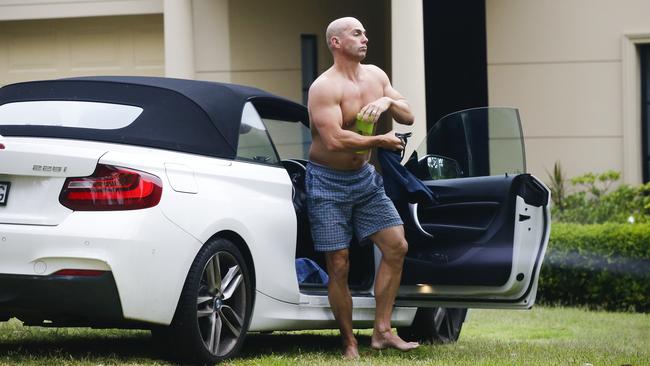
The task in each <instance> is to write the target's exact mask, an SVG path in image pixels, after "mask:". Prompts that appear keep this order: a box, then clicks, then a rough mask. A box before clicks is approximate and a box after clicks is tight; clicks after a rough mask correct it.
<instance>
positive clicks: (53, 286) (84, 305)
mask: <svg viewBox="0 0 650 366" xmlns="http://www.w3.org/2000/svg"><path fill="white" fill-rule="evenodd" d="M0 288H1V289H2V295H0V321H6V320H8V319H9V318H10V317H17V318H19V319H21V320H22V321H24V322H25V323H27V324H28V325H41V324H42V323H43V321H44V320H49V321H52V322H53V323H55V324H58V325H61V324H63V325H109V324H115V323H121V322H123V321H124V318H123V316H122V305H121V304H120V297H119V295H118V293H117V286H116V285H115V280H114V279H113V274H112V273H110V272H104V273H103V274H102V275H100V276H94V277H81V276H56V275H50V276H25V275H0Z"/></svg>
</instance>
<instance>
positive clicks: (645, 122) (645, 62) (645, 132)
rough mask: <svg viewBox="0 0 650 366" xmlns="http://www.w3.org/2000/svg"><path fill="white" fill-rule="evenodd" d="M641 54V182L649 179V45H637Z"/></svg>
mask: <svg viewBox="0 0 650 366" xmlns="http://www.w3.org/2000/svg"><path fill="white" fill-rule="evenodd" d="M639 53H640V55H641V131H642V136H643V141H642V144H643V147H642V148H643V152H642V154H643V156H641V159H642V160H641V161H642V162H643V182H644V183H647V182H648V181H650V45H643V46H641V47H639Z"/></svg>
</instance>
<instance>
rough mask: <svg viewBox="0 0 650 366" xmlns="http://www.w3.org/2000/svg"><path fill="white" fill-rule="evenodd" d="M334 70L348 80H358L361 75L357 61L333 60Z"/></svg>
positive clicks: (359, 64)
mask: <svg viewBox="0 0 650 366" xmlns="http://www.w3.org/2000/svg"><path fill="white" fill-rule="evenodd" d="M334 68H335V69H336V71H337V72H339V73H341V75H343V76H344V77H346V78H347V79H349V80H352V81H357V80H359V76H360V74H361V63H360V62H359V61H356V60H350V59H346V58H342V57H339V58H336V59H334Z"/></svg>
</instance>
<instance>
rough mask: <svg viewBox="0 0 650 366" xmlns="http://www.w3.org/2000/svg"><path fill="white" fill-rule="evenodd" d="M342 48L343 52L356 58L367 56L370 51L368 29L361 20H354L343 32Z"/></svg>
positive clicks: (360, 58)
mask: <svg viewBox="0 0 650 366" xmlns="http://www.w3.org/2000/svg"><path fill="white" fill-rule="evenodd" d="M340 41H341V50H342V51H343V53H344V54H345V55H347V56H349V57H351V58H354V59H356V60H359V61H361V60H363V59H364V58H366V53H367V52H368V37H366V30H365V29H364V28H363V25H361V23H359V22H352V23H350V24H349V26H348V27H347V28H346V29H345V31H344V32H343V33H342V34H341V37H340Z"/></svg>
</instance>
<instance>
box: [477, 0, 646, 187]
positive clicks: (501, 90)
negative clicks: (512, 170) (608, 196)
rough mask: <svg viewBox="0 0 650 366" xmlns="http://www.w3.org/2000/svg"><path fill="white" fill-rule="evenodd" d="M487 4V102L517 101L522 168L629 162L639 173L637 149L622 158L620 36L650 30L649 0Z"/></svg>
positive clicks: (570, 171) (595, 167) (597, 167)
mask: <svg viewBox="0 0 650 366" xmlns="http://www.w3.org/2000/svg"><path fill="white" fill-rule="evenodd" d="M486 12H487V15H486V17H487V19H486V21H487V48H488V88H489V102H490V104H491V105H508V106H515V107H519V108H520V111H521V117H522V120H523V128H524V134H525V137H526V148H527V163H528V170H529V171H530V172H531V173H533V174H535V175H536V176H538V177H540V178H543V179H547V174H546V171H552V168H553V164H554V162H555V161H560V162H561V163H562V165H563V167H564V168H565V171H566V173H567V175H568V176H575V175H579V174H582V173H585V172H602V171H605V170H608V169H614V170H617V171H623V170H624V166H627V167H628V170H636V171H635V172H627V174H626V172H624V171H623V173H624V175H625V177H626V180H627V181H628V182H636V181H638V180H639V179H640V178H639V177H640V175H639V174H637V173H638V170H640V158H641V157H640V154H639V155H638V156H636V155H635V156H628V157H626V158H627V159H628V160H629V159H636V161H628V162H625V161H624V144H623V135H624V131H623V117H622V116H623V103H624V101H623V97H622V85H623V82H624V80H623V71H622V70H623V68H622V55H621V40H622V39H623V37H624V35H625V34H628V33H630V32H633V33H634V32H646V33H647V32H650V16H649V14H650V1H647V0H564V1H555V0H487V1H486ZM638 123H640V121H638ZM640 141H641V136H637V138H636V139H633V141H632V142H630V139H629V136H628V140H626V143H628V144H629V143H635V144H640ZM628 155H629V154H628Z"/></svg>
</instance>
